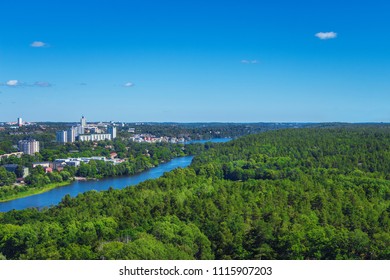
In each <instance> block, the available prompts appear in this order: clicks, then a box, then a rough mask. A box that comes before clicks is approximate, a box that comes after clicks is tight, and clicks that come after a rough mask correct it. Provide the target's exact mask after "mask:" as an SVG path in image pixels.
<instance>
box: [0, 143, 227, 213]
mask: <svg viewBox="0 0 390 280" xmlns="http://www.w3.org/2000/svg"><path fill="white" fill-rule="evenodd" d="M230 140H232V139H231V138H215V139H210V140H193V141H190V142H189V143H206V142H214V143H224V142H228V141H230ZM192 158H193V157H192V156H186V157H179V158H174V159H172V160H171V161H169V162H167V163H163V164H160V165H159V166H157V167H153V168H151V169H148V170H146V171H144V172H141V173H140V174H136V175H133V176H122V177H114V178H106V179H102V180H99V181H86V182H85V181H84V182H82V181H75V182H72V183H71V184H70V185H67V186H63V187H58V188H55V189H52V190H50V191H47V192H45V193H41V194H36V195H32V196H27V197H23V198H18V199H15V200H11V201H7V202H0V212H7V211H11V210H13V209H15V210H23V209H26V208H30V207H37V208H43V207H50V206H52V205H56V204H58V203H59V202H60V201H61V199H62V198H63V197H64V196H65V195H66V194H69V195H70V196H72V197H75V196H77V195H78V194H79V193H83V192H87V191H90V190H96V191H104V190H107V189H109V188H110V187H113V188H114V189H123V188H125V187H127V186H134V185H137V184H139V183H141V182H143V181H146V180H149V179H156V178H158V177H161V176H162V175H163V174H164V173H165V172H169V171H172V170H173V169H176V168H178V167H182V168H184V167H187V166H188V165H190V164H191V161H192Z"/></svg>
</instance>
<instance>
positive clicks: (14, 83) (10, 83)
mask: <svg viewBox="0 0 390 280" xmlns="http://www.w3.org/2000/svg"><path fill="white" fill-rule="evenodd" d="M5 84H6V85H7V86H9V87H16V86H19V85H20V82H19V81H18V80H9V81H7V82H6V83H5Z"/></svg>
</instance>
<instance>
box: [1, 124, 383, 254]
mask: <svg viewBox="0 0 390 280" xmlns="http://www.w3.org/2000/svg"><path fill="white" fill-rule="evenodd" d="M389 215H390V127H388V126H380V125H371V126H369V125H360V126H346V127H335V128H307V129H286V130H279V131H271V132H266V133H262V134H258V135H250V136H246V137H243V138H240V139H238V140H234V141H231V142H228V143H225V144H207V146H206V151H204V152H202V153H201V154H200V155H199V156H197V157H195V159H194V162H193V164H192V165H191V166H190V167H189V168H186V169H178V170H175V171H173V172H170V173H167V174H165V175H164V177H162V178H160V179H157V180H150V181H146V182H144V183H142V184H140V185H138V186H137V187H129V188H126V189H124V190H113V189H110V190H109V191H106V192H100V193H98V192H88V193H85V194H82V195H79V196H78V197H77V198H70V197H69V196H67V197H65V198H64V199H63V201H62V202H61V204H60V205H59V206H57V207H53V208H50V209H45V210H43V211H38V210H35V209H30V210H24V211H11V212H8V213H0V252H1V254H2V255H3V257H4V258H7V259H390V218H389ZM1 254H0V259H1V258H2V255H1Z"/></svg>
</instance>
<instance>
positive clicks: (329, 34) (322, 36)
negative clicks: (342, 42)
mask: <svg viewBox="0 0 390 280" xmlns="http://www.w3.org/2000/svg"><path fill="white" fill-rule="evenodd" d="M315 36H316V37H317V38H320V39H321V40H328V39H334V38H336V37H337V33H336V32H333V31H332V32H318V33H316V34H315Z"/></svg>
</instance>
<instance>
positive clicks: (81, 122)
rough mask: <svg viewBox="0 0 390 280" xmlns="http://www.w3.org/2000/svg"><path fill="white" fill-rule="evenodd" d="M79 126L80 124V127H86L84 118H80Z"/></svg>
mask: <svg viewBox="0 0 390 280" xmlns="http://www.w3.org/2000/svg"><path fill="white" fill-rule="evenodd" d="M80 124H81V126H82V127H86V126H87V120H86V119H85V117H84V116H82V117H81V120H80Z"/></svg>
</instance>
